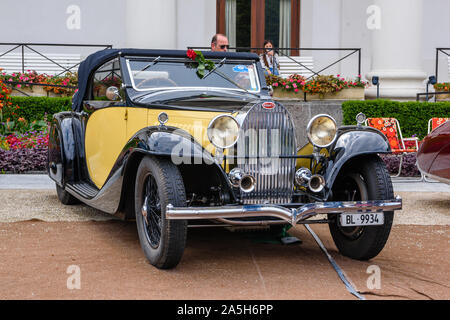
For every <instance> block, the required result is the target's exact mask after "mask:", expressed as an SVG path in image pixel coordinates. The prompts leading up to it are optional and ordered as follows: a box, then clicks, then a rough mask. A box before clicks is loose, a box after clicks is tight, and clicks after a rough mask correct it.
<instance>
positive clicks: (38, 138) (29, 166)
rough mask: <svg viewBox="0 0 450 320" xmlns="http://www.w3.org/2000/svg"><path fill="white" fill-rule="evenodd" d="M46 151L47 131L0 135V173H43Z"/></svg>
mask: <svg viewBox="0 0 450 320" xmlns="http://www.w3.org/2000/svg"><path fill="white" fill-rule="evenodd" d="M47 150H48V132H47V130H43V131H29V132H25V133H22V134H21V133H12V134H9V135H0V173H4V172H12V173H23V172H27V171H44V170H45V169H46V164H47Z"/></svg>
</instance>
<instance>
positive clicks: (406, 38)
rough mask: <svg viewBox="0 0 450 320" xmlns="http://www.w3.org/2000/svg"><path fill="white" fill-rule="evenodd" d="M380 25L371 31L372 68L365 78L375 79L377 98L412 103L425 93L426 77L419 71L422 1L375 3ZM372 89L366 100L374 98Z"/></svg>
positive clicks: (420, 66) (420, 63) (420, 68)
mask: <svg viewBox="0 0 450 320" xmlns="http://www.w3.org/2000/svg"><path fill="white" fill-rule="evenodd" d="M374 5H375V6H377V7H378V8H380V25H379V28H378V29H373V30H372V68H371V71H370V72H369V73H368V74H367V75H366V78H367V79H368V80H369V81H371V80H372V76H378V77H379V79H380V80H379V81H380V97H381V98H388V99H396V100H415V98H416V93H418V92H425V84H424V82H423V81H424V80H425V79H426V78H427V74H426V73H425V72H424V71H423V70H422V51H423V50H422V47H421V45H422V43H423V42H422V20H423V11H422V6H423V1H422V0H375V1H374ZM376 94H377V90H376V86H373V85H372V86H371V88H369V89H367V90H366V98H369V99H371V98H376Z"/></svg>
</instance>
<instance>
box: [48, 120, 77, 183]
mask: <svg viewBox="0 0 450 320" xmlns="http://www.w3.org/2000/svg"><path fill="white" fill-rule="evenodd" d="M72 120H73V119H72V113H71V112H60V113H57V114H55V115H54V116H53V118H52V121H51V124H50V131H49V139H48V175H49V176H50V178H51V179H52V180H54V181H55V182H56V183H57V184H58V185H60V186H62V187H63V186H64V184H65V182H66V181H67V180H71V179H73V168H74V162H75V159H76V154H75V140H74V136H73V129H72Z"/></svg>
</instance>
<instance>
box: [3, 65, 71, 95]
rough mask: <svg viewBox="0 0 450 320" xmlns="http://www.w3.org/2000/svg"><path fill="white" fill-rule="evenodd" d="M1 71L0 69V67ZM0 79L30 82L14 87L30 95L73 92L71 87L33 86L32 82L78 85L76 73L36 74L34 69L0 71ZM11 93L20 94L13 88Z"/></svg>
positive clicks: (69, 93)
mask: <svg viewBox="0 0 450 320" xmlns="http://www.w3.org/2000/svg"><path fill="white" fill-rule="evenodd" d="M0 71H1V69H0ZM0 80H2V81H4V82H5V83H8V82H27V83H31V84H16V85H14V87H15V88H17V89H19V90H20V91H23V92H25V93H26V94H28V95H31V96H42V95H46V96H71V95H73V93H74V92H75V89H72V88H62V87H46V86H36V85H35V86H33V85H32V84H33V83H42V84H50V85H60V86H70V87H72V86H73V87H76V86H78V77H77V74H76V73H70V72H68V73H66V74H65V75H62V76H53V75H48V74H45V73H43V74H38V73H37V72H36V71H31V70H27V72H24V73H22V72H15V73H12V74H7V73H6V72H2V73H0ZM11 94H12V95H22V94H21V93H20V92H19V91H16V90H14V91H13V92H12V93H11Z"/></svg>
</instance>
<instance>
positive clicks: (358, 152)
mask: <svg viewBox="0 0 450 320" xmlns="http://www.w3.org/2000/svg"><path fill="white" fill-rule="evenodd" d="M378 153H391V147H390V145H389V142H388V140H387V138H386V137H385V136H384V135H383V134H382V133H381V132H379V131H378V130H376V129H373V128H369V127H363V128H359V127H356V128H354V129H351V128H350V129H347V130H344V131H341V132H340V133H339V135H338V138H337V140H336V142H335V143H334V145H333V148H332V149H331V152H330V159H329V162H328V165H327V168H326V170H325V174H324V176H325V181H326V189H327V190H331V188H332V186H333V184H334V181H335V180H336V177H337V176H338V174H339V172H340V171H341V169H342V167H343V166H344V165H345V164H346V163H348V161H350V160H352V159H354V158H355V157H358V156H362V155H369V154H378Z"/></svg>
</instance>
